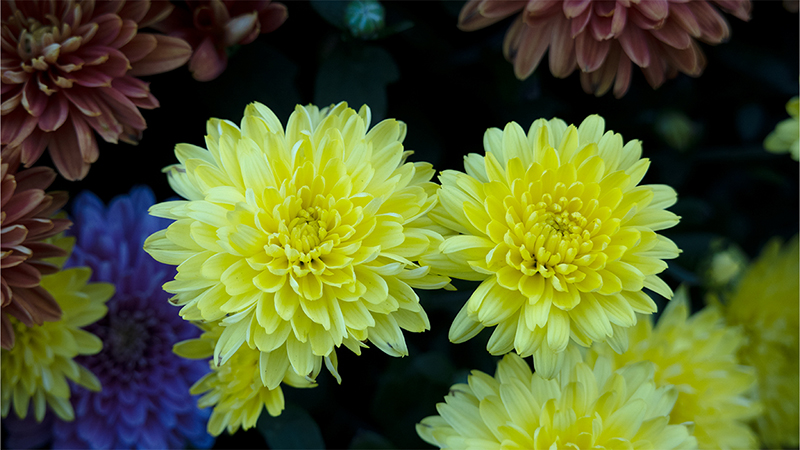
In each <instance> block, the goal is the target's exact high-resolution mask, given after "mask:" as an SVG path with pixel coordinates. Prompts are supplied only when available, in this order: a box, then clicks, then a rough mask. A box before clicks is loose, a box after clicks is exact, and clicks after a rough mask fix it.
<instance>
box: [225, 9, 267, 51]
mask: <svg viewBox="0 0 800 450" xmlns="http://www.w3.org/2000/svg"><path fill="white" fill-rule="evenodd" d="M259 26H260V25H259V23H258V12H256V11H253V12H252V13H250V14H244V15H241V16H239V17H234V18H233V19H231V20H229V21H228V22H227V23H226V24H225V28H224V30H225V37H224V38H223V39H222V43H223V45H224V46H225V47H230V46H231V45H235V44H247V43H248V42H244V39H245V38H247V37H249V36H250V35H251V34H253V33H252V32H253V31H254V29H255V28H257V27H259ZM256 35H257V34H256Z"/></svg>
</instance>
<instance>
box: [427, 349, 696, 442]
mask: <svg viewBox="0 0 800 450" xmlns="http://www.w3.org/2000/svg"><path fill="white" fill-rule="evenodd" d="M677 395H678V394H677V391H676V390H675V388H674V387H673V386H662V387H657V386H656V383H655V382H654V381H653V364H652V363H650V362H640V363H636V364H633V365H629V366H627V367H623V368H621V369H618V370H616V371H612V367H611V362H610V361H609V360H608V359H604V358H599V359H598V360H597V361H596V362H594V364H586V363H584V362H582V361H580V357H579V356H578V360H576V361H575V364H574V365H573V366H572V367H571V368H570V369H567V368H564V369H562V370H561V371H560V373H559V374H558V375H557V376H556V378H554V379H549V380H548V379H545V378H543V377H542V376H541V375H539V374H538V373H533V374H532V373H531V370H530V368H529V367H528V365H527V364H526V363H525V361H524V360H523V359H522V358H520V357H519V356H517V355H516V354H514V353H509V354H508V355H506V356H505V357H503V359H502V360H501V361H500V363H499V364H498V366H497V374H496V375H495V377H494V378H493V377H491V376H489V375H487V374H485V373H483V372H480V371H477V370H474V371H472V375H470V377H469V379H468V384H456V385H454V386H453V387H452V388H451V389H450V394H449V395H448V396H447V397H445V403H439V404H437V405H436V410H437V411H438V412H439V415H438V416H430V417H426V418H425V419H423V420H422V422H420V423H419V424H417V433H418V434H419V435H420V437H422V439H424V440H425V441H426V442H428V443H430V444H432V445H435V446H437V447H439V448H459V449H462V448H470V449H501V448H502V449H528V450H534V449H535V450H540V449H542V450H543V449H566V448H575V449H578V448H581V449H612V448H613V449H623V448H627V449H633V448H637V449H645V448H650V449H659V450H667V449H674V448H697V441H696V440H695V438H694V437H693V436H691V430H690V428H691V426H690V424H679V425H670V424H668V422H669V415H670V411H671V410H672V407H673V405H674V404H675V399H676V398H677Z"/></svg>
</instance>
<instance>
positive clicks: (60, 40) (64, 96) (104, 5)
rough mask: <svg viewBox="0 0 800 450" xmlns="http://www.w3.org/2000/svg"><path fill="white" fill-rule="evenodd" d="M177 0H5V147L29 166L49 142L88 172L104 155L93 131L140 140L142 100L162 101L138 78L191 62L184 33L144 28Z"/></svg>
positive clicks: (74, 175)
mask: <svg viewBox="0 0 800 450" xmlns="http://www.w3.org/2000/svg"><path fill="white" fill-rule="evenodd" d="M171 10H172V6H171V4H170V3H169V2H161V1H154V2H152V3H151V2H150V1H149V0H144V1H128V2H125V1H117V2H107V1H98V2H95V1H94V0H81V1H75V0H31V1H16V2H15V1H14V0H9V1H3V3H2V34H0V37H1V38H2V50H3V58H2V63H0V81H2V106H1V107H0V109H1V110H2V115H3V129H2V136H0V137H1V141H2V145H3V146H4V147H6V146H7V147H11V148H18V151H20V153H21V158H22V162H23V163H24V164H25V165H27V166H30V165H31V164H33V163H34V162H36V160H38V159H39V157H40V156H41V155H42V153H43V152H44V150H45V148H49V151H50V156H51V158H52V160H53V163H54V164H55V166H56V168H57V169H58V171H59V173H61V174H62V175H63V176H64V177H65V178H67V179H70V180H76V179H81V178H83V177H85V176H86V174H87V173H88V171H89V167H90V165H91V163H93V162H94V161H96V160H97V157H98V146H97V141H96V138H95V135H94V133H95V132H96V133H97V134H98V135H100V137H101V138H103V140H105V141H106V142H112V143H117V142H118V141H120V140H121V141H123V142H128V143H131V144H135V143H137V142H138V140H139V139H140V138H141V135H142V132H143V130H144V129H145V128H146V124H145V120H144V118H143V117H142V115H141V113H140V112H139V108H144V109H152V108H155V107H157V106H158V101H157V100H156V99H155V97H153V95H152V94H151V93H150V89H149V87H148V83H145V82H143V81H141V80H139V79H137V78H136V77H137V76H141V75H152V74H157V73H161V72H165V71H168V70H172V69H174V68H176V67H179V66H181V65H183V64H184V63H186V61H187V60H188V59H189V56H190V54H191V47H189V45H188V44H187V43H186V42H185V41H183V40H181V39H178V38H175V37H170V36H162V35H156V34H152V33H140V32H139V30H140V29H141V28H144V27H147V26H149V25H151V24H153V23H156V22H158V21H159V20H161V19H163V18H165V17H166V16H167V15H168V14H169V13H170V11H171Z"/></svg>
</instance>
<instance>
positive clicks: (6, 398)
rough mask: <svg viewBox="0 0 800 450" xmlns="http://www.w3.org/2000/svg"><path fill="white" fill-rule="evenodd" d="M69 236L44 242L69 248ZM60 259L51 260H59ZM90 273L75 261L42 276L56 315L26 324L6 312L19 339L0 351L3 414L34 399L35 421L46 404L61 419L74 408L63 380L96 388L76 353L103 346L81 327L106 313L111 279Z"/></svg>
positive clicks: (21, 410)
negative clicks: (58, 313) (97, 280)
mask: <svg viewBox="0 0 800 450" xmlns="http://www.w3.org/2000/svg"><path fill="white" fill-rule="evenodd" d="M72 241H74V239H64V238H60V237H59V238H52V239H51V240H49V241H48V243H50V244H55V245H57V246H58V247H61V248H63V249H65V250H68V249H71V246H72ZM64 259H66V258H58V259H57V260H54V261H53V262H55V263H56V264H57V265H58V266H61V265H62V264H63V260H64ZM91 275H92V271H91V270H90V269H89V268H88V267H73V268H70V269H65V270H61V271H59V272H56V273H53V274H50V275H45V276H43V277H42V280H41V283H40V285H41V286H42V287H43V288H44V289H45V290H47V292H48V293H50V295H52V296H53V298H54V299H55V301H56V303H58V306H59V307H60V308H61V311H62V312H63V314H62V315H61V319H59V320H58V321H55V322H44V323H42V324H41V325H34V326H31V327H28V326H26V325H25V324H24V323H22V322H20V321H19V320H17V319H16V318H14V317H10V318H9V319H10V320H11V324H12V326H13V327H14V331H15V333H16V336H17V340H16V345H14V348H12V349H11V350H6V349H3V350H2V352H0V355H2V358H1V359H2V360H1V361H0V365H1V366H2V367H3V370H2V376H0V379H2V416H3V417H7V416H8V413H9V412H10V410H11V405H12V404H13V406H14V412H15V413H16V415H17V416H18V417H20V418H23V419H24V418H25V417H26V416H27V414H28V408H29V406H30V405H31V401H32V403H33V412H34V416H35V418H36V420H37V421H39V422H41V421H42V420H43V419H44V415H45V412H46V409H47V407H48V406H49V408H50V409H51V410H52V411H53V412H54V413H55V414H56V416H58V417H59V418H60V419H61V420H68V421H69V420H73V419H74V418H75V412H74V410H73V409H72V404H71V403H70V400H69V398H70V386H69V382H68V381H67V380H71V381H72V382H74V383H77V384H79V385H81V386H83V387H85V388H87V389H91V390H94V391H99V390H100V381H99V380H98V379H97V377H96V376H95V375H94V374H92V372H90V371H89V370H88V369H87V368H85V367H83V366H82V365H80V364H78V363H77V362H75V360H74V358H75V357H76V356H79V355H93V354H95V353H97V352H99V351H100V350H101V349H102V348H103V343H102V342H101V341H100V339H99V338H98V337H97V336H95V335H94V334H92V333H89V332H88V331H85V330H83V329H82V328H83V327H85V326H87V325H89V324H92V323H94V322H96V321H98V320H100V319H101V318H102V317H103V316H105V315H106V312H107V308H106V305H105V303H106V302H107V301H108V300H109V299H110V298H111V296H112V295H113V294H114V286H113V285H111V284H108V283H89V282H88V281H89V278H90V277H91Z"/></svg>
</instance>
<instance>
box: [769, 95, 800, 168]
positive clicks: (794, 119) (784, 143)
mask: <svg viewBox="0 0 800 450" xmlns="http://www.w3.org/2000/svg"><path fill="white" fill-rule="evenodd" d="M786 112H787V113H789V115H790V116H791V117H790V118H788V119H785V120H782V121H781V122H780V123H778V125H776V126H775V129H774V130H773V131H772V132H771V133H770V134H769V135H768V136H767V137H766V139H764V148H765V149H766V150H767V151H769V152H772V153H789V154H790V155H792V159H794V160H795V161H797V160H798V158H800V122H799V121H800V98H798V97H794V98H792V99H791V100H789V102H788V103H787V104H786Z"/></svg>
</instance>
